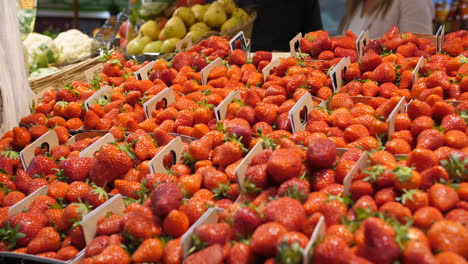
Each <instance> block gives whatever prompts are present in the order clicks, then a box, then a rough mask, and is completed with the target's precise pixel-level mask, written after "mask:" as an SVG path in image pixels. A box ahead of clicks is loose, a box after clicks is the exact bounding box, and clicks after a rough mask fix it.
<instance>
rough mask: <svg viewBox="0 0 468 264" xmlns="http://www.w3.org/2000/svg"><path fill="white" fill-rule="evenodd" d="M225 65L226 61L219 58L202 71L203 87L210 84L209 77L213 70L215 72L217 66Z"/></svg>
mask: <svg viewBox="0 0 468 264" xmlns="http://www.w3.org/2000/svg"><path fill="white" fill-rule="evenodd" d="M223 63H224V61H223V60H222V59H221V58H217V59H216V60H214V61H212V62H211V63H210V64H208V65H206V66H205V68H203V69H202V70H201V71H200V75H201V79H202V85H206V84H207V83H208V75H210V72H211V70H213V69H214V68H215V67H216V66H221V65H223Z"/></svg>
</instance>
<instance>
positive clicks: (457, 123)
mask: <svg viewBox="0 0 468 264" xmlns="http://www.w3.org/2000/svg"><path fill="white" fill-rule="evenodd" d="M440 127H441V128H444V129H445V130H446V131H449V130H460V131H465V128H466V123H465V121H464V119H463V118H462V117H461V116H459V115H456V114H450V115H446V116H444V117H443V118H442V121H441V123H440Z"/></svg>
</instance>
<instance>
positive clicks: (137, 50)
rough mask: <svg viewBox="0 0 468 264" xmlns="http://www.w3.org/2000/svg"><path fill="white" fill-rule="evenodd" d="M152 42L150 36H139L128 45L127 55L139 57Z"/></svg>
mask: <svg viewBox="0 0 468 264" xmlns="http://www.w3.org/2000/svg"><path fill="white" fill-rule="evenodd" d="M150 42H151V38H150V37H148V36H141V35H140V36H138V37H136V38H134V39H132V41H130V42H129V43H128V45H127V53H128V54H132V55H138V54H141V53H143V49H144V48H145V46H146V45H147V44H148V43H150Z"/></svg>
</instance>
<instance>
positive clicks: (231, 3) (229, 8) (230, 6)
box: [217, 0, 236, 15]
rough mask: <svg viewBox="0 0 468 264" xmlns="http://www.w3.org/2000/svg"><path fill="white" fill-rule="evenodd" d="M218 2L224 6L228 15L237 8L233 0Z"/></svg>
mask: <svg viewBox="0 0 468 264" xmlns="http://www.w3.org/2000/svg"><path fill="white" fill-rule="evenodd" d="M217 2H218V3H220V4H221V5H222V6H223V8H224V12H226V14H228V15H230V14H232V11H234V9H235V8H236V4H235V3H234V1H233V0H218V1H217Z"/></svg>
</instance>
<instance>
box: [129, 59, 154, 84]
mask: <svg viewBox="0 0 468 264" xmlns="http://www.w3.org/2000/svg"><path fill="white" fill-rule="evenodd" d="M155 63H156V61H152V62H150V63H148V64H146V65H145V66H143V67H141V68H140V69H139V70H138V71H136V72H134V74H135V78H136V79H137V80H148V79H149V77H148V72H149V71H150V70H151V69H153V66H154V64H155Z"/></svg>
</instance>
